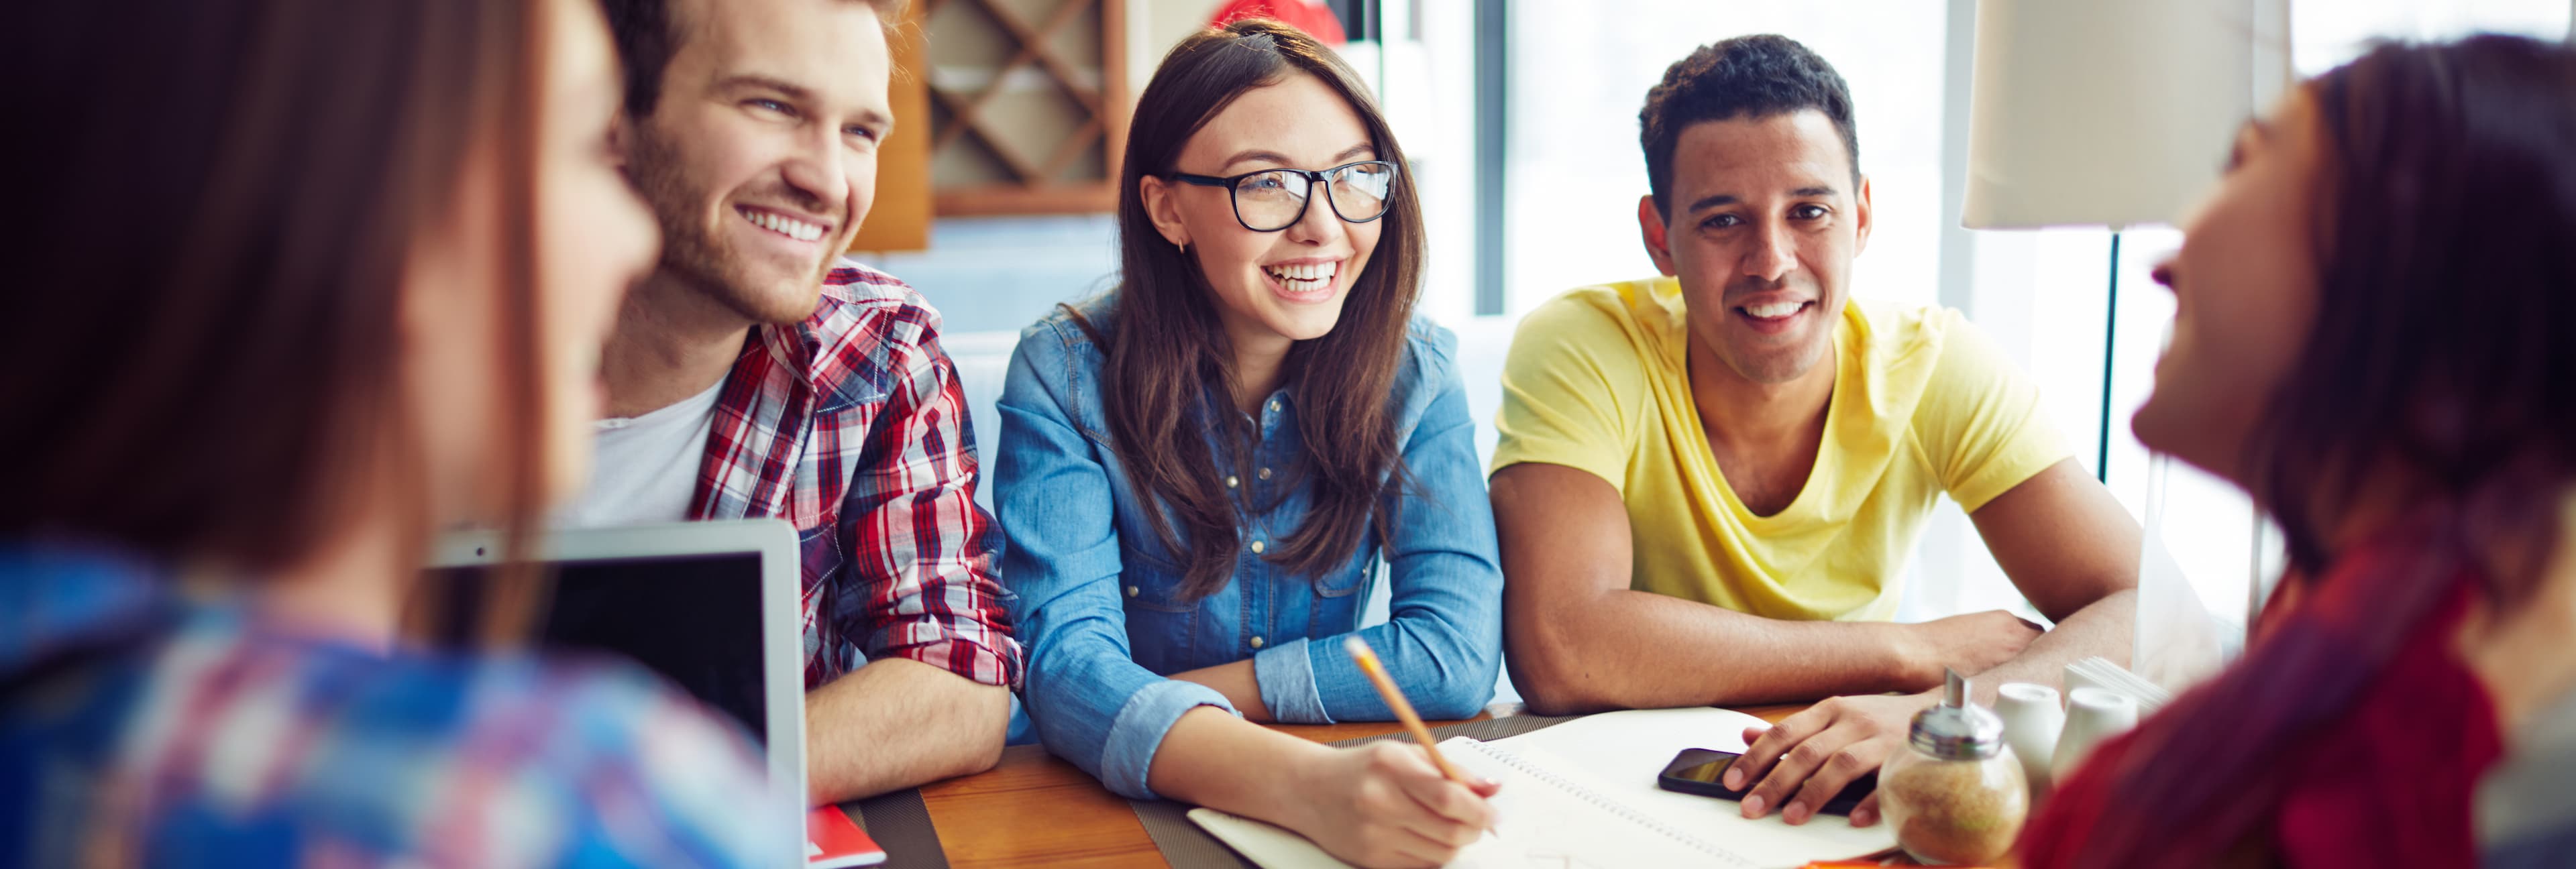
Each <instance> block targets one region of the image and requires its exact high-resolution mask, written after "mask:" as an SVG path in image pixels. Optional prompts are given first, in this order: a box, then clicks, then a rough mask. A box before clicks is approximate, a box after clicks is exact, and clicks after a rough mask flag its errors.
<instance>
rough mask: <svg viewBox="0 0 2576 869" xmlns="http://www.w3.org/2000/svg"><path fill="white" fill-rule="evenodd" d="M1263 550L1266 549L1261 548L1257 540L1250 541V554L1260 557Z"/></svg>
mask: <svg viewBox="0 0 2576 869" xmlns="http://www.w3.org/2000/svg"><path fill="white" fill-rule="evenodd" d="M1264 548H1266V547H1264V546H1262V544H1261V541H1259V540H1255V541H1252V554H1254V555H1260V554H1261V550H1263V549H1264Z"/></svg>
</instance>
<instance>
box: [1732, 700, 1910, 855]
mask: <svg viewBox="0 0 2576 869" xmlns="http://www.w3.org/2000/svg"><path fill="white" fill-rule="evenodd" d="M1939 699H1940V698H1939V697H1937V696H1936V695H1933V694H1904V695H1875V696H1867V697H1834V698H1830V699H1827V700H1825V701H1824V702H1822V703H1818V704H1816V705H1814V706H1811V707H1808V708H1807V709H1806V711H1803V712H1800V713H1798V714H1796V715H1791V716H1789V717H1787V718H1783V719H1780V723H1779V724H1778V725H1777V726H1773V727H1770V728H1760V727H1747V728H1745V729H1744V739H1745V742H1746V743H1747V744H1748V745H1749V746H1750V747H1748V748H1746V749H1745V751H1744V758H1743V759H1742V760H1738V761H1736V762H1735V764H1734V765H1733V766H1731V767H1729V768H1728V769H1727V771H1726V781H1725V782H1724V784H1725V785H1726V786H1727V787H1729V788H1741V787H1743V786H1744V784H1745V782H1746V781H1748V780H1752V779H1754V778H1755V777H1757V776H1759V777H1760V779H1759V780H1760V781H1761V784H1760V785H1758V786H1756V787H1754V788H1753V792H1752V793H1749V794H1746V795H1745V796H1744V816H1745V817H1747V818H1759V817H1762V816H1763V815H1766V814H1769V813H1770V812H1771V811H1772V810H1773V809H1779V810H1780V819H1781V820H1783V821H1787V822H1789V823H1791V824H1803V823H1806V822H1807V821H1808V819H1810V818H1813V817H1815V815H1816V810H1817V809H1818V808H1819V807H1822V806H1823V805H1824V804H1825V803H1826V801H1828V800H1831V799H1833V798H1834V795H1835V794H1839V793H1842V790H1843V786H1845V785H1848V784H1851V783H1852V781H1853V780H1854V779H1858V778H1860V777H1861V776H1864V775H1868V774H1869V773H1871V772H1875V771H1877V769H1878V768H1879V766H1880V765H1882V764H1885V763H1886V762H1887V759H1888V758H1889V757H1892V756H1894V755H1895V753H1896V752H1897V751H1898V750H1899V749H1902V748H1904V747H1905V734H1906V728H1907V727H1908V726H1909V725H1910V724H1911V723H1912V722H1913V720H1914V713H1916V712H1920V711H1922V709H1923V707H1926V706H1930V705H1932V704H1933V703H1936V702H1939ZM1765 773H1767V774H1768V775H1765ZM1851 823H1852V826H1855V827H1866V826H1869V825H1871V824H1875V823H1878V794H1877V793H1876V792H1872V793H1871V794H1870V795H1869V797H1868V798H1867V799H1863V800H1861V802H1860V805H1859V806H1857V807H1855V808H1853V809H1852V813H1851Z"/></svg>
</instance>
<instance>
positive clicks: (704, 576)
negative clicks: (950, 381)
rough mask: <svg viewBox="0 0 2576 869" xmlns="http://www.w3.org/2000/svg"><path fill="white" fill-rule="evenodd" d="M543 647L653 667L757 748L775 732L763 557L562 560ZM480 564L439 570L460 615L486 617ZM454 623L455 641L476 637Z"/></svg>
mask: <svg viewBox="0 0 2576 869" xmlns="http://www.w3.org/2000/svg"><path fill="white" fill-rule="evenodd" d="M550 566H551V567H553V568H554V596H553V598H552V600H551V602H550V603H549V605H548V607H547V608H546V614H545V619H544V621H543V622H542V625H543V627H542V628H541V629H540V631H539V637H538V640H537V644H538V645H539V646H540V647H541V648H544V649H546V650H548V651H550V652H554V653H558V654H567V655H581V654H599V653H607V654H612V655H617V656H620V657H624V658H626V659H629V660H632V661H635V662H636V663H640V664H643V665H644V666H645V667H648V668H650V669H652V670H653V671H654V672H657V673H660V674H661V675H662V678H664V679H667V680H670V681H671V682H673V683H675V684H677V685H679V687H680V688H681V689H682V690H685V691H688V692H689V693H691V694H694V695H697V698H698V701H699V702H701V703H705V704H706V705H708V706H711V707H714V708H715V709H717V710H719V711H721V712H723V713H724V714H726V715H729V716H731V717H732V718H733V719H734V720H735V721H738V722H740V723H741V724H742V726H743V728H744V729H745V730H747V731H749V733H750V735H751V738H752V739H753V740H755V741H759V740H762V739H763V738H764V736H765V735H766V734H767V733H768V732H769V721H768V715H767V714H765V713H764V712H763V699H762V683H761V669H760V652H761V642H760V556H759V555H757V554H754V553H749V552H728V553H711V554H707V555H690V556H666V557H655V558H621V559H600V560H584V561H557V562H552V563H551V564H550ZM485 573H486V569H485V568H479V567H450V568H441V569H437V570H432V571H430V577H431V580H430V581H432V582H434V583H441V584H443V585H444V586H445V587H448V588H453V589H455V592H454V594H453V596H451V597H450V598H449V602H450V603H451V604H452V605H451V606H449V607H447V608H446V610H445V611H446V612H447V613H450V614H460V613H472V612H479V611H480V609H481V608H480V607H479V606H478V605H477V600H478V599H479V598H480V597H481V590H480V585H481V580H482V578H483V577H484V575H485ZM464 625H465V620H464V619H461V618H453V617H451V622H450V624H449V625H447V626H446V627H447V630H446V631H445V632H444V635H445V636H446V638H448V639H450V640H457V639H462V638H463V637H464V636H465V635H466V631H465V629H464Z"/></svg>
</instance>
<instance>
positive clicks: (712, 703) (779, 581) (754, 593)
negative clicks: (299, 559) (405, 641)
mask: <svg viewBox="0 0 2576 869" xmlns="http://www.w3.org/2000/svg"><path fill="white" fill-rule="evenodd" d="M502 554H503V553H502V541H501V537H500V535H498V534H495V533H491V532H460V533H455V534H450V535H447V536H445V537H443V538H442V539H440V540H439V541H438V543H437V545H436V547H435V548H434V549H433V550H432V552H431V555H430V567H429V570H430V574H431V575H430V580H431V582H433V583H435V584H436V585H435V586H434V587H436V588H440V589H444V590H446V594H447V595H448V596H447V598H446V599H447V601H448V602H449V603H450V605H449V606H445V607H443V608H442V609H443V611H444V612H445V613H448V614H451V623H449V624H444V625H440V626H438V628H437V630H439V631H440V633H441V634H442V635H443V636H446V637H449V638H462V637H463V636H464V635H465V630H464V626H463V624H462V622H461V619H457V618H455V617H454V616H453V614H460V613H466V612H475V611H478V608H477V607H475V606H473V605H472V604H473V602H474V601H475V600H476V598H477V597H478V596H479V595H480V594H481V591H480V585H479V582H480V580H481V579H482V578H483V577H484V576H486V575H487V571H488V569H489V568H490V567H491V566H492V565H493V564H495V563H498V562H499V561H500V560H501V558H502ZM534 556H535V558H537V559H538V560H539V561H542V562H544V563H545V564H546V567H547V568H548V572H549V574H550V575H551V576H552V577H553V586H552V595H551V598H550V600H549V601H548V603H547V606H546V608H545V610H544V613H543V616H542V617H541V618H540V619H539V621H538V629H537V634H538V636H537V638H536V644H537V645H538V646H539V647H540V648H545V649H551V650H555V651H561V652H570V653H579V652H606V653H610V654H614V655H618V656H621V657H625V658H628V659H630V660H633V661H635V662H636V663H639V664H642V665H644V666H645V667H648V668H650V669H652V670H654V671H655V672H658V673H660V674H661V675H662V677H663V678H664V679H667V680H669V681H670V682H671V683H673V684H675V685H678V686H679V687H680V688H681V689H682V690H685V691H688V692H689V693H690V694H693V695H696V697H697V698H698V700H699V701H700V702H702V703H704V704H706V705H707V706H708V707H710V708H712V709H715V710H717V711H718V712H720V713H722V714H724V715H726V716H729V717H731V718H733V719H734V720H735V721H736V722H739V723H740V724H741V725H742V727H743V729H744V730H745V731H746V732H748V733H750V734H751V735H752V737H753V738H754V739H756V740H758V741H759V742H760V744H761V748H762V751H763V752H764V753H765V754H766V755H767V758H768V767H769V781H770V784H771V787H772V788H773V789H774V790H775V792H776V793H777V795H778V799H779V800H780V802H781V803H782V804H785V805H799V806H801V805H804V802H805V797H806V788H805V678H804V672H805V664H804V654H803V651H804V630H803V624H802V619H801V618H800V616H799V613H800V610H799V608H798V598H799V596H800V594H801V588H800V586H801V582H800V580H799V571H798V567H797V557H798V556H797V548H796V529H795V527H794V526H791V525H789V524H787V523H786V522H783V521H780V520H777V519H744V520H732V521H723V522H689V523H681V524H672V525H639V526H632V527H625V528H599V529H581V530H555V531H549V532H546V533H545V534H542V535H540V537H539V538H538V540H537V546H536V551H535V553H534ZM825 815H828V816H829V817H823V816H825ZM833 821H837V822H838V823H837V825H835V826H834V827H833V828H832V829H828V830H827V829H825V828H823V826H822V825H823V824H825V823H829V822H833ZM809 825H810V826H811V827H812V829H804V828H808V827H809ZM843 826H846V827H848V829H847V830H846V831H843V830H840V829H838V827H843ZM791 829H795V830H796V832H791ZM844 833H846V834H858V835H859V839H860V841H862V842H864V841H865V836H864V834H860V833H859V831H858V830H857V828H856V827H855V826H854V825H850V824H849V823H848V820H847V816H846V815H843V814H842V813H841V812H840V810H839V809H837V808H833V807H828V806H827V807H824V808H823V809H820V810H817V811H815V812H813V813H812V815H811V816H809V817H798V818H781V819H779V832H778V835H780V836H781V837H785V836H790V835H807V836H809V838H808V840H807V848H806V852H807V855H808V856H809V857H812V858H815V859H814V862H811V863H809V866H810V867H814V869H821V867H827V866H860V865H868V864H871V863H879V862H883V861H884V859H885V853H884V852H883V851H881V850H877V849H876V847H875V845H874V844H873V843H867V844H866V845H865V847H864V849H862V850H860V851H859V852H857V853H856V854H852V853H850V849H848V848H846V847H837V848H832V849H830V851H831V853H827V854H822V855H818V854H817V850H818V848H817V846H816V845H815V844H814V843H815V842H817V841H823V843H824V844H825V845H833V844H834V842H831V841H824V840H827V839H832V838H835V837H839V836H841V835H842V834H844ZM825 858H830V859H825ZM853 858H855V859H853Z"/></svg>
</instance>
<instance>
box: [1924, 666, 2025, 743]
mask: <svg viewBox="0 0 2576 869" xmlns="http://www.w3.org/2000/svg"><path fill="white" fill-rule="evenodd" d="M1945 672H1947V673H1948V674H1949V676H1948V678H1947V679H1946V680H1945V681H1944V683H1943V684H1942V690H1941V703H1940V705H1938V706H1933V707H1931V708H1928V709H1925V710H1923V711H1921V712H1917V713H1914V726H1913V727H1912V729H1911V730H1910V731H1909V733H1908V735H1907V741H1908V742H1910V743H1912V744H1913V746H1914V750H1916V751H1920V752H1923V753H1924V754H1928V755H1931V756H1933V757H1935V758H1939V759H1941V760H1985V759H1986V758H1990V757H1993V756H1995V755H1997V754H2000V753H2002V752H2003V749H2004V720H2003V719H2002V718H2000V717H1997V716H1996V715H1995V713H1994V712H1992V711H1990V710H1988V709H1986V708H1985V707H1983V706H1979V705H1976V704H1975V703H1971V702H1969V701H1968V679H1967V677H1965V676H1961V675H1959V671H1957V670H1948V671H1945Z"/></svg>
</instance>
